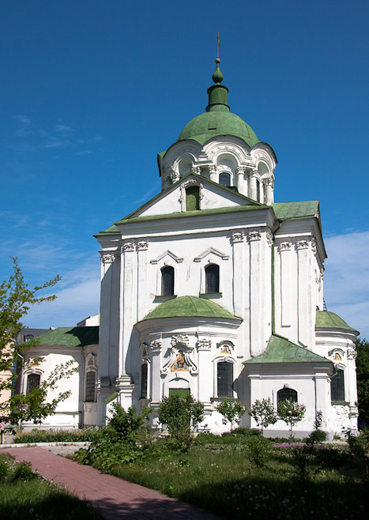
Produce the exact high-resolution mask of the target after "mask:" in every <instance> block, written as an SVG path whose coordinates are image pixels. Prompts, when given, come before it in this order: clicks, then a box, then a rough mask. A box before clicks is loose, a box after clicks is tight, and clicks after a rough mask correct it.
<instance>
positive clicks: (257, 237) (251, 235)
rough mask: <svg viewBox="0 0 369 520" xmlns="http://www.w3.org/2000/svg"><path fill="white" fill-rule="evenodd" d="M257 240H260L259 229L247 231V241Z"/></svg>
mask: <svg viewBox="0 0 369 520" xmlns="http://www.w3.org/2000/svg"><path fill="white" fill-rule="evenodd" d="M259 240H261V233H260V231H249V241H250V242H256V241H259Z"/></svg>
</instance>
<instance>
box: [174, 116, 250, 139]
mask: <svg viewBox="0 0 369 520" xmlns="http://www.w3.org/2000/svg"><path fill="white" fill-rule="evenodd" d="M220 135H231V136H234V137H239V138H240V139H242V140H243V141H245V143H246V144H248V145H249V146H250V147H251V148H252V147H253V146H254V145H255V144H256V143H258V142H259V139H258V138H257V137H256V134H255V132H254V131H253V129H252V128H251V127H250V126H249V125H248V124H247V123H245V121H244V120H243V119H241V118H240V117H238V116H237V115H236V114H232V113H231V112H226V111H215V110H212V111H209V112H204V113H203V114H200V115H199V116H197V117H195V118H194V119H192V120H191V121H190V122H189V123H188V124H187V125H186V126H185V127H184V129H183V130H182V132H181V133H180V134H179V137H178V139H177V141H183V140H185V139H193V140H194V141H197V142H198V143H199V144H201V145H202V146H203V145H204V144H205V143H206V142H207V141H209V140H210V139H211V138H212V137H218V136H220Z"/></svg>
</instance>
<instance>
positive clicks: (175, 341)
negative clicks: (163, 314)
mask: <svg viewBox="0 0 369 520" xmlns="http://www.w3.org/2000/svg"><path fill="white" fill-rule="evenodd" d="M189 343H190V340H189V338H188V336H187V335H186V334H177V335H176V336H172V337H171V339H170V345H171V348H174V347H176V348H178V347H186V348H189V349H191V350H192V348H191V347H190V346H189Z"/></svg>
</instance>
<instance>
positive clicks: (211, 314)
mask: <svg viewBox="0 0 369 520" xmlns="http://www.w3.org/2000/svg"><path fill="white" fill-rule="evenodd" d="M179 317H189V318H191V317H194V318H226V319H233V320H240V321H242V320H241V318H238V317H237V316H234V315H233V314H231V313H230V312H228V311H227V310H226V309H223V307H221V306H220V305H218V304H217V303H214V302H212V301H211V300H207V299H205V298H197V297H196V296H179V297H178V298H173V299H172V300H168V301H166V302H164V303H162V304H161V305H158V307H156V309H154V310H153V311H151V312H150V313H149V314H148V315H147V316H146V318H144V319H145V320H153V319H161V318H179Z"/></svg>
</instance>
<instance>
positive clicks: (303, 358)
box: [243, 334, 330, 365]
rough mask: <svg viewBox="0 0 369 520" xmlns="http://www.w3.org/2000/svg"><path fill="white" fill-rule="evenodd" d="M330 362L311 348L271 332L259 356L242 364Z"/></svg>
mask: <svg viewBox="0 0 369 520" xmlns="http://www.w3.org/2000/svg"><path fill="white" fill-rule="evenodd" d="M316 362H319V363H330V361H329V359H327V358H324V357H323V356H319V355H318V354H315V353H314V352H311V350H308V349H306V348H303V347H299V346H298V345H296V344H295V343H292V342H291V341H289V340H288V339H287V338H284V337H283V336H278V335H277V334H272V336H270V339H269V342H268V346H267V348H266V350H265V352H263V354H260V355H259V356H255V357H253V358H251V359H248V360H247V361H244V363H243V364H244V365H246V364H250V363H316Z"/></svg>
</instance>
